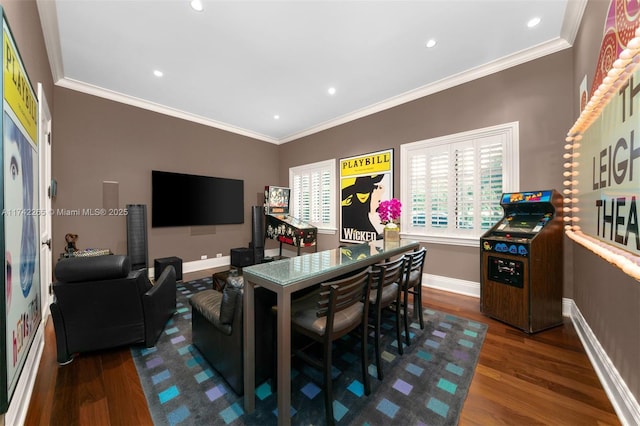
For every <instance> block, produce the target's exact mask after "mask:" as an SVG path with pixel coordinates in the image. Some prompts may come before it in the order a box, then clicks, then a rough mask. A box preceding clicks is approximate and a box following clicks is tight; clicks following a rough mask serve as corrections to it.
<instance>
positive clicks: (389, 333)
mask: <svg viewBox="0 0 640 426" xmlns="http://www.w3.org/2000/svg"><path fill="white" fill-rule="evenodd" d="M211 286H212V279H211V278H205V279H201V280H194V281H188V282H184V283H178V294H177V306H178V313H177V314H176V315H175V316H174V317H173V318H172V319H171V320H170V321H169V323H168V324H167V326H166V329H165V331H164V333H163V334H162V335H161V336H160V339H159V340H158V342H157V344H156V346H155V347H153V348H148V349H147V348H139V347H134V348H132V349H131V351H132V354H133V359H134V362H135V365H136V368H137V370H138V375H139V376H140V381H141V383H142V387H143V389H144V392H145V395H146V398H147V402H148V404H149V410H150V412H151V416H152V418H153V422H154V424H155V425H227V424H229V425H260V426H266V425H275V424H277V416H278V412H277V408H276V407H277V400H276V398H277V396H276V394H275V393H272V392H271V386H270V385H269V383H267V382H265V383H261V384H258V385H257V386H258V387H257V388H256V411H255V412H253V413H251V414H246V413H245V412H244V401H243V398H242V397H239V396H238V395H236V394H235V393H234V392H233V390H232V389H231V388H230V387H229V386H228V385H227V384H226V382H225V381H224V379H222V377H221V376H219V375H218V374H217V373H216V371H215V370H214V369H213V368H212V367H211V366H210V365H209V364H208V363H207V361H206V360H205V359H204V358H203V357H202V355H201V354H200V353H199V352H198V350H197V349H196V348H195V347H194V346H193V345H191V306H190V305H189V300H188V299H189V298H190V297H191V296H192V295H193V294H195V293H197V292H199V291H202V290H205V289H210V288H211ZM424 313H425V316H424V319H425V328H424V330H421V329H420V326H419V324H418V323H417V322H414V323H413V324H412V325H411V332H410V334H411V337H412V340H411V345H410V346H405V347H404V355H402V356H400V355H399V354H398V350H397V347H398V346H397V341H396V339H395V331H394V330H395V328H394V325H393V320H394V317H393V316H392V315H389V317H388V318H386V320H385V322H384V324H383V330H384V331H386V332H385V338H384V339H383V348H384V352H383V355H382V357H383V364H384V366H383V367H384V374H385V376H384V381H382V382H381V381H379V380H377V374H376V367H375V358H374V352H373V346H371V349H370V357H369V361H370V365H369V374H371V376H372V377H371V394H370V395H369V396H366V395H364V387H363V385H362V383H361V379H362V376H361V372H360V356H359V353H360V352H359V343H358V342H359V339H358V338H357V337H355V336H354V337H349V336H346V337H345V338H344V339H342V340H340V341H339V342H337V343H336V345H335V346H334V371H333V375H334V382H333V383H334V386H333V389H334V403H333V404H334V416H335V418H336V424H338V425H372V426H373V425H388V424H401V425H455V424H457V423H458V418H459V415H460V411H461V410H462V405H463V404H464V400H465V398H466V395H467V391H468V389H469V385H470V383H471V379H472V377H473V373H474V369H475V366H476V363H477V360H478V355H479V353H480V348H481V346H482V343H483V341H484V338H485V335H486V330H487V325H486V324H482V323H478V322H475V321H470V320H467V319H465V318H461V317H457V316H454V315H449V314H446V313H443V312H438V311H434V310H431V309H425V311H424ZM372 340H373V339H370V340H369V342H372ZM292 363H293V366H292V372H291V380H292V383H291V388H292V395H291V400H292V408H291V416H292V417H291V423H292V424H294V425H305V426H306V425H315V424H317V425H322V424H325V418H324V417H325V415H324V398H323V396H322V389H321V386H322V375H321V373H320V372H319V371H317V370H314V369H312V368H310V367H308V366H306V365H303V364H298V363H296V360H295V358H294V359H293V361H292Z"/></svg>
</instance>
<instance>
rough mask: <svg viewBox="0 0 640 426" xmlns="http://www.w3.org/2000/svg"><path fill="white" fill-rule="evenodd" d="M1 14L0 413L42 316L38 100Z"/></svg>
mask: <svg viewBox="0 0 640 426" xmlns="http://www.w3.org/2000/svg"><path fill="white" fill-rule="evenodd" d="M0 13H1V14H2V45H3V46H2V69H3V73H2V85H1V87H2V89H1V90H2V101H3V102H2V120H0V134H1V135H2V150H1V151H0V152H1V155H0V158H2V162H1V163H0V164H2V166H1V170H2V172H1V173H0V179H2V182H1V183H2V184H1V185H0V188H1V189H0V191H1V196H0V204H1V205H0V207H1V209H2V214H1V215H0V245H2V251H3V252H4V253H5V257H4V268H3V270H4V272H3V273H2V274H1V276H2V278H1V279H0V280H1V288H2V297H1V298H0V316H2V319H3V324H2V326H0V335H1V336H2V338H1V340H0V352H1V357H0V413H5V412H6V411H7V409H8V406H9V401H10V400H11V397H12V395H13V393H14V391H15V388H16V385H17V383H18V380H19V379H20V375H21V373H22V370H23V367H24V364H25V361H26V358H27V354H28V353H29V348H30V347H31V344H32V343H33V340H34V338H35V335H36V331H37V329H38V326H39V325H40V323H41V321H42V312H41V308H40V297H41V295H40V259H39V258H40V256H39V253H40V244H39V235H40V234H39V230H38V227H39V219H40V217H39V216H40V210H39V208H38V207H39V201H38V145H37V141H38V102H37V97H36V94H35V92H34V90H33V86H32V85H31V82H30V81H29V78H28V76H27V73H26V71H25V69H24V65H23V63H22V60H21V58H20V55H19V53H18V49H17V47H16V45H15V43H14V40H13V37H12V35H11V31H10V29H9V26H8V24H7V21H6V19H5V16H4V11H3V10H2V9H0Z"/></svg>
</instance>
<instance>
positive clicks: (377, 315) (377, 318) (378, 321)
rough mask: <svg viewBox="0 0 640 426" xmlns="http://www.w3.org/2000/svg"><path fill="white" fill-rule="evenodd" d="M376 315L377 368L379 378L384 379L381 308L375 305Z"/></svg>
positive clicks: (375, 345)
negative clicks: (381, 353) (381, 345)
mask: <svg viewBox="0 0 640 426" xmlns="http://www.w3.org/2000/svg"><path fill="white" fill-rule="evenodd" d="M375 310H376V315H375V319H374V344H373V346H374V347H375V352H376V368H377V371H378V380H382V379H383V378H384V373H383V372H382V356H381V355H380V328H381V327H380V316H381V310H380V308H379V307H378V306H375Z"/></svg>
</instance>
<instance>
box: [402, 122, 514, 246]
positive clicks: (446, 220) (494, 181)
mask: <svg viewBox="0 0 640 426" xmlns="http://www.w3.org/2000/svg"><path fill="white" fill-rule="evenodd" d="M400 154H401V158H400V162H401V176H400V177H401V187H402V200H401V201H402V203H403V206H404V208H403V212H402V233H403V235H404V236H406V237H410V238H414V239H418V240H422V241H427V242H436V243H438V242H440V243H446V244H457V245H477V244H478V242H479V237H480V236H481V235H482V234H484V233H485V232H486V231H487V230H488V229H489V228H491V227H492V226H493V225H494V224H495V223H496V222H497V221H498V220H499V219H500V218H502V214H503V212H502V207H501V206H500V196H501V194H502V193H503V192H512V191H517V190H518V186H519V182H518V181H519V177H518V176H519V164H518V123H517V122H515V123H507V124H504V125H499V126H494V127H488V128H484V129H478V130H474V131H470V132H464V133H459V134H455V135H450V136H445V137H440V138H436V139H429V140H424V141H419V142H413V143H410V144H405V145H402V146H401V149H400Z"/></svg>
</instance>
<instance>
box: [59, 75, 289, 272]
mask: <svg viewBox="0 0 640 426" xmlns="http://www.w3.org/2000/svg"><path fill="white" fill-rule="evenodd" d="M54 96H55V105H56V109H55V113H54V117H53V175H54V177H55V178H56V179H57V180H58V195H57V197H56V198H55V200H54V202H53V208H54V210H56V211H57V210H59V209H69V210H75V209H81V211H82V209H96V208H98V209H99V208H102V207H103V182H104V181H115V182H118V185H117V186H118V197H117V198H118V202H119V207H122V208H124V207H125V206H126V205H127V204H146V205H147V216H148V217H147V219H148V238H149V240H148V241H149V264H150V266H153V260H154V259H156V258H160V257H166V256H178V257H180V258H182V260H183V261H185V262H188V261H194V260H200V256H201V255H204V254H206V255H207V256H208V257H209V258H213V257H215V255H216V254H217V253H222V254H223V255H226V256H228V255H229V251H230V249H231V248H234V247H247V246H248V243H249V241H250V240H251V210H250V207H251V206H252V205H261V204H262V202H263V199H264V196H263V195H262V194H263V191H264V186H265V185H268V184H278V170H279V160H278V150H277V146H276V145H273V144H270V143H266V142H262V141H257V140H254V139H251V138H248V137H245V136H239V135H236V134H232V133H229V132H225V131H222V130H218V129H214V128H211V127H208V126H203V125H200V124H196V123H192V122H189V121H185V120H180V119H177V118H172V117H168V116H165V115H162V114H158V113H155V112H151V111H147V110H144V109H140V108H136V107H132V106H128V105H123V104H120V103H117V102H113V101H110V100H106V99H102V98H98V97H95V96H90V95H86V94H83V93H80V92H77V91H74V90H69V89H65V88H61V87H56V88H55V91H54ZM151 170H164V171H172V172H179V173H189V174H196V175H206V176H216V177H223V178H232V179H243V180H244V202H245V222H244V224H242V225H218V226H199V227H172V228H151V211H152V209H153V206H152V205H151ZM112 198H113V197H112ZM175 208H176V209H179V208H181V206H179V205H176V206H175ZM220 208H221V209H223V208H224V205H223V204H222V203H221V204H220ZM69 232H70V233H75V234H78V235H79V240H78V248H89V247H94V248H96V247H98V248H109V249H111V251H113V252H114V253H121V254H124V253H126V252H127V235H126V218H125V217H124V216H119V217H118V216H98V217H96V216H85V215H80V216H65V215H62V214H57V215H56V216H54V218H53V241H54V243H53V248H54V257H56V256H57V253H59V252H60V251H62V249H63V248H64V244H65V242H64V235H65V234H66V233H69Z"/></svg>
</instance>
